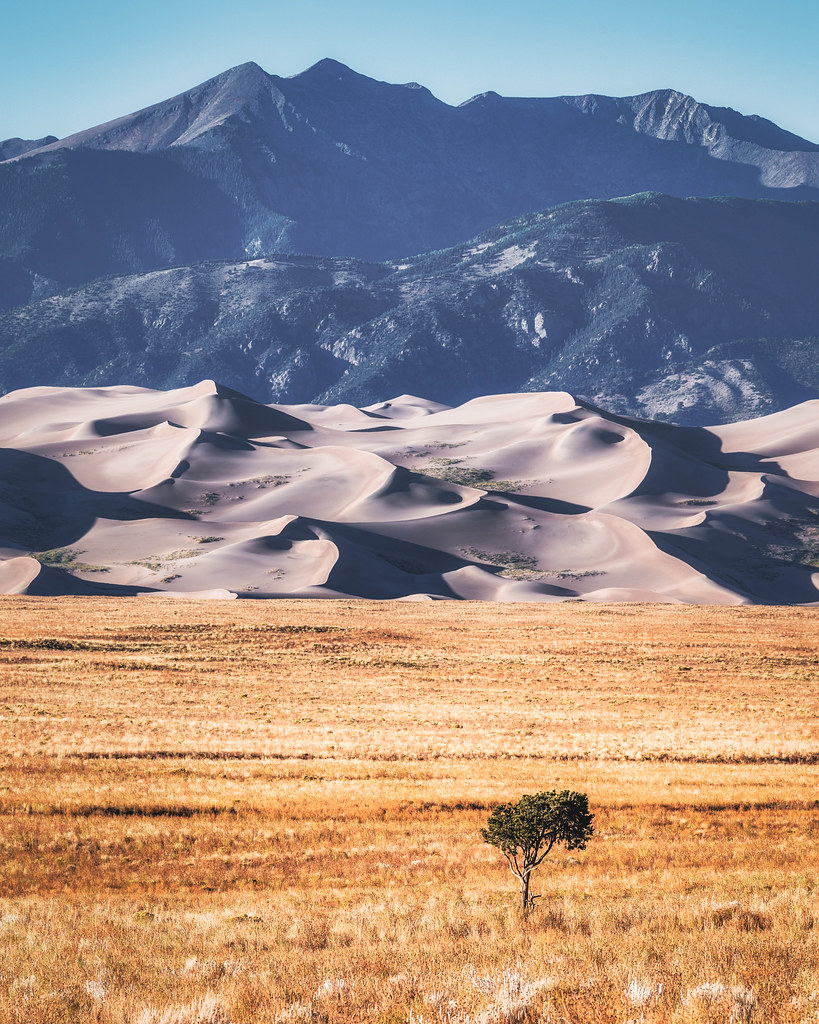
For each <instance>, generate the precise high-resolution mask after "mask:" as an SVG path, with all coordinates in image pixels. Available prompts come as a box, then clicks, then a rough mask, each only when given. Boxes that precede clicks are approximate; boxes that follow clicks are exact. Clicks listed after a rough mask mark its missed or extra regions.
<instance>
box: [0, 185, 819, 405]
mask: <svg viewBox="0 0 819 1024" xmlns="http://www.w3.org/2000/svg"><path fill="white" fill-rule="evenodd" d="M817 252H819V203H783V202H770V201H763V200H745V199H685V200H682V199H674V198H670V197H668V196H663V195H659V194H656V193H649V194H644V195H640V196H635V197H632V198H630V199H623V200H609V201H596V200H587V201H584V202H577V203H570V204H566V205H563V206H559V207H554V208H552V209H550V210H547V211H542V212H539V213H535V214H528V215H526V216H524V217H520V218H517V219H515V220H514V221H511V222H507V223H505V224H502V225H499V226H497V227H495V228H493V229H491V230H490V231H488V232H485V233H484V234H483V235H480V236H478V237H477V238H476V239H472V240H471V241H469V242H467V243H466V244H464V245H460V246H456V247H454V248H452V249H448V250H444V251H440V252H437V253H432V254H428V255H424V256H420V257H415V258H410V259H408V260H405V261H403V262H401V263H397V262H391V263H366V262H363V261H360V260H352V259H342V258H329V257H307V256H301V257H296V256H268V257H264V258H261V257H259V258H254V259H248V258H246V259H244V260H242V261H219V262H211V263H203V264H197V265H194V266H188V267H180V268H176V269H172V270H162V271H154V272H150V273H146V274H141V275H134V276H127V277H119V278H109V279H105V280H101V281H96V282H94V283H92V284H88V285H84V286H82V287H80V288H77V289H75V290H73V291H71V292H68V293H65V294H61V295H58V296H54V297H51V298H47V299H43V300H41V301H39V302H37V303H34V304H30V305H27V306H23V307H21V308H18V309H14V310H11V311H9V312H7V313H5V314H3V315H0V390H4V391H9V390H13V389H15V388H23V387H28V386H30V385H31V384H35V383H40V382H47V383H49V384H52V385H86V386H90V385H93V386H100V385H105V384H108V383H110V382H111V381H117V380H120V381H122V380H125V381H128V382H130V383H132V384H135V385H139V386H144V387H156V386H161V387H163V388H175V387H180V386H185V385H190V384H193V383H195V382H196V381H197V380H199V379H200V377H201V375H202V374H203V373H205V374H210V375H211V376H213V377H214V378H221V379H222V381H223V382H224V383H225V384H226V385H228V386H230V387H232V388H235V389H237V390H239V391H242V392H244V393H247V394H250V395H252V396H253V397H254V398H257V399H259V400H261V401H264V402H268V401H275V402H289V403H296V402H303V401H314V402H320V403H332V402H348V403H353V404H356V405H368V404H371V403H373V402H376V401H378V400H381V399H383V398H384V397H385V396H389V395H394V394H401V393H403V392H406V391H410V392H413V393H423V394H425V395H426V396H427V397H429V398H430V399H431V400H433V401H438V402H443V403H446V404H454V403H460V402H463V401H466V400H468V399H470V398H474V397H475V396H477V395H481V394H486V393H489V392H493V391H509V392H514V391H533V390H534V391H540V390H554V389H558V388H564V387H567V388H571V389H572V391H573V392H574V393H576V394H579V395H582V396H584V397H585V398H586V399H587V400H589V401H591V402H593V403H596V404H599V405H602V406H604V407H605V408H607V409H609V410H611V411H614V412H617V413H620V414H628V415H637V416H642V417H648V418H665V419H672V420H674V421H675V422H678V423H688V424H692V425H698V424H703V423H708V422H719V421H722V420H726V419H741V418H748V417H751V416H758V415H760V414H762V413H765V412H770V411H774V410H776V409H781V408H785V407H787V406H790V405H794V404H796V403H797V402H801V401H804V400H806V399H809V398H814V397H817V396H819V289H817V287H816V284H817V281H816V253H817Z"/></svg>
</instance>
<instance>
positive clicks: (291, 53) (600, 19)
mask: <svg viewBox="0 0 819 1024" xmlns="http://www.w3.org/2000/svg"><path fill="white" fill-rule="evenodd" d="M1 33H2V34H1V35H0V98H2V102H1V103H0V139H3V138H8V137H12V136H22V137H24V138H38V137H40V136H42V135H46V134H54V135H58V136H61V137H62V136H65V135H68V134H70V133H71V132H74V131H79V130H80V129H82V128H87V127H90V126H92V125H95V124H99V123H101V122H103V121H106V120H110V119H111V118H114V117H117V116H119V115H121V114H126V113H130V112H131V111H133V110H137V109H139V108H140V107H143V106H147V105H149V104H151V103H154V102H157V101H158V100H162V99H166V98H167V97H169V96H172V95H174V94H176V93H178V92H181V91H183V90H184V89H187V88H189V87H191V86H193V85H196V84H198V83H199V82H201V81H204V80H205V79H207V78H210V77H212V76H213V75H216V74H218V73H219V72H220V71H224V70H225V69H226V68H229V67H232V66H234V65H236V64H241V63H244V62H245V61H248V60H255V61H256V63H257V64H260V65H261V66H262V67H263V68H264V69H265V70H266V71H270V72H273V73H275V74H280V75H292V74H295V73H296V72H298V71H302V70H304V68H306V67H308V66H309V65H310V64H313V63H315V61H317V60H319V59H321V58H322V57H335V58H336V59H337V60H340V61H343V62H344V63H345V64H348V65H349V66H350V67H352V68H355V70H357V71H360V72H361V73H363V74H366V75H370V76H371V77H373V78H378V79H382V80H385V81H390V82H408V81H418V82H421V83H422V84H423V85H426V86H428V87H429V88H430V89H431V90H432V91H433V92H434V93H435V94H436V95H437V96H438V97H439V98H441V99H443V100H445V101H446V102H448V103H460V102H462V101H463V100H465V99H467V98H468V97H470V96H472V95H474V94H475V93H478V92H484V91H486V90H488V89H494V90H496V91H497V92H499V93H501V94H503V95H506V96H555V95H561V94H576V93H586V92H598V93H606V94H609V95H615V96H622V95H630V94H633V93H636V92H645V91H647V90H649V89H657V88H666V87H673V88H675V89H679V90H681V91H682V92H687V93H690V94H691V95H693V96H695V97H696V98H697V99H699V100H703V101H706V102H709V103H713V104H717V105H722V106H731V107H734V108H736V109H738V110H740V111H742V112H743V113H746V114H751V113H756V114H761V115H763V116H764V117H768V118H770V119H771V120H773V121H776V122H777V123H778V124H780V125H781V126H782V127H784V128H787V129H789V130H790V131H794V132H796V133H797V134H799V135H803V136H805V137H807V138H809V139H811V140H813V141H816V142H819V102H817V101H818V100H819V60H818V59H817V43H819V3H817V0H778V2H776V3H774V2H773V0H765V2H762V0H744V2H741V3H740V2H734V0H710V2H704V0H689V2H673V0H672V2H666V0H655V2H652V3H649V2H645V0H565V2H561V3H557V2H554V0H505V2H504V0H492V2H485V0H397V2H396V0H287V2H281V0H221V2H215V0H161V2H160V0H136V2H127V3H124V2H122V0H105V2H102V0H10V2H9V3H7V4H5V5H4V13H3V18H2V29H1Z"/></svg>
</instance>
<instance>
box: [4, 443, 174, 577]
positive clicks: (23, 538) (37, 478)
mask: <svg viewBox="0 0 819 1024" xmlns="http://www.w3.org/2000/svg"><path fill="white" fill-rule="evenodd" d="M154 518H163V519H182V520H191V519H192V517H191V516H189V515H188V514H187V513H185V512H177V511H175V510H173V509H169V508H165V507H161V506H159V505H152V504H150V503H149V502H145V501H140V500H139V499H137V498H134V497H132V496H131V495H130V494H128V493H124V492H116V491H93V490H89V489H88V488H86V487H83V485H82V484H81V483H80V482H79V481H78V480H77V479H76V478H75V477H74V476H72V474H71V473H70V472H69V471H68V470H67V469H66V468H65V467H64V466H63V465H61V464H60V463H59V462H55V461H54V460H53V459H47V458H44V457H43V456H41V455H31V454H29V453H28V452H21V451H17V450H16V449H14V448H0V547H5V548H17V549H18V550H19V552H20V554H21V555H27V554H29V553H31V552H43V551H53V550H55V549H60V548H67V547H70V546H71V545H74V544H77V543H78V542H80V541H81V540H82V538H83V537H84V536H85V535H86V533H87V532H88V531H89V530H90V529H91V527H92V526H93V525H94V522H95V521H96V520H97V519H115V520H120V521H123V522H131V521H134V522H137V521H139V520H141V519H154ZM146 589H150V588H146V587H141V588H137V587H128V586H120V585H117V584H113V583H105V582H104V581H103V580H102V579H100V580H99V582H97V581H96V580H94V581H90V580H82V579H78V578H77V577H75V576H72V575H71V573H70V572H66V571H65V570H64V569H61V568H59V567H55V566H47V565H44V566H43V569H42V571H41V572H40V575H39V576H38V577H37V579H36V580H35V581H33V583H32V584H31V585H30V587H29V588H28V593H30V594H67V593H72V594H91V593H93V594H120V595H123V596H126V595H129V594H136V593H140V592H142V593H144V592H145V591H146Z"/></svg>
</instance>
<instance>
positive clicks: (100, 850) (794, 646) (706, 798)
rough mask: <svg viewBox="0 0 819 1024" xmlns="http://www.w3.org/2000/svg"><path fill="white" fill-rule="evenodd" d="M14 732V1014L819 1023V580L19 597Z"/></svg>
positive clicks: (3, 925)
mask: <svg viewBox="0 0 819 1024" xmlns="http://www.w3.org/2000/svg"><path fill="white" fill-rule="evenodd" d="M0 749H2V750H3V751H4V753H3V754H2V755H0V842H2V849H3V856H2V860H1V861H0V1021H2V1022H6V1021H8V1022H11V1021H14V1022H20V1024H23V1022H25V1024H52V1022H54V1024H56V1022H62V1021H86V1020H89V1021H99V1022H103V1024H125V1022H128V1024H228V1022H232V1024H256V1022H259V1024H261V1022H274V1021H282V1022H286V1021H313V1022H316V1024H331V1022H332V1024H353V1022H364V1021H368V1022H372V1024H404V1022H408V1021H411V1022H413V1024H441V1022H448V1024H478V1022H481V1024H492V1022H496V1021H497V1022H511V1024H529V1022H536V1021H540V1022H547V1021H548V1022H552V1024H558V1022H571V1024H586V1022H588V1024H591V1022H608V1021H611V1022H615V1021H616V1022H622V1024H626V1022H628V1021H633V1022H637V1021H645V1022H659V1021H672V1022H675V1024H688V1022H691V1024H694V1022H714V1024H716V1022H722V1021H724V1022H729V1021H730V1022H742V1021H771V1022H783V1024H796V1022H808V1021H810V1022H816V1021H819V884H818V883H817V866H819V850H818V849H817V836H819V800H817V797H818V796H819V794H818V793H817V782H818V781H819V609H773V608H735V609H719V608H695V607H671V608H669V607H661V606H625V605H620V606H593V605H582V604H574V603H569V604H558V605H548V606H531V605H528V606H524V605H510V606H504V605H500V606H499V605H481V604H449V603H447V604H440V603H435V604H408V603H407V604H400V603H399V604H377V603H357V602H329V601H328V602H324V601H316V602H296V601H292V602H291V601H282V602H241V603H240V602H224V603H221V602H219V603H216V602H202V603H193V602H181V601H174V600H168V599H153V598H145V599H132V600H130V601H122V602H118V601H110V600H87V599H82V600H79V599H69V598H65V599H48V600H46V599H38V598H7V599H0ZM548 788H558V789H563V788H571V789H580V790H582V791H584V792H587V793H588V794H589V799H590V804H591V809H592V811H593V812H594V813H595V816H596V817H595V837H594V839H593V840H592V842H591V843H590V845H589V846H588V848H587V849H586V850H585V851H583V852H575V853H573V854H571V855H569V854H566V853H565V852H562V851H557V850H556V851H554V853H553V855H552V856H551V857H550V859H549V860H548V861H547V862H546V863H545V864H544V865H543V866H542V868H541V869H540V870H539V873H538V874H537V875H536V876H535V883H534V890H535V892H540V893H542V894H543V895H542V898H541V900H540V901H539V903H538V907H537V909H536V911H535V912H534V913H533V914H531V915H530V916H529V918H528V919H526V920H522V919H521V917H520V916H519V914H518V911H517V907H516V899H515V880H514V879H513V878H512V876H511V875H510V874H509V872H508V870H507V869H506V866H505V863H504V862H503V859H502V857H501V856H500V854H499V853H498V852H497V851H496V850H494V849H493V848H491V847H488V846H486V845H485V844H484V843H483V842H482V840H481V838H480V835H479V829H480V827H481V825H482V824H483V823H484V822H485V820H486V818H487V816H488V812H489V810H490V809H491V807H492V806H493V805H494V804H495V803H496V802H497V801H500V800H508V799H516V798H517V797H518V796H519V795H520V794H521V793H523V792H532V791H535V790H537V789H548Z"/></svg>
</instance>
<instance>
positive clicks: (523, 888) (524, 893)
mask: <svg viewBox="0 0 819 1024" xmlns="http://www.w3.org/2000/svg"><path fill="white" fill-rule="evenodd" d="M520 896H521V899H522V900H523V913H524V914H525V913H526V911H527V910H528V909H529V872H528V871H527V872H526V873H525V874H524V875H521V879H520Z"/></svg>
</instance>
